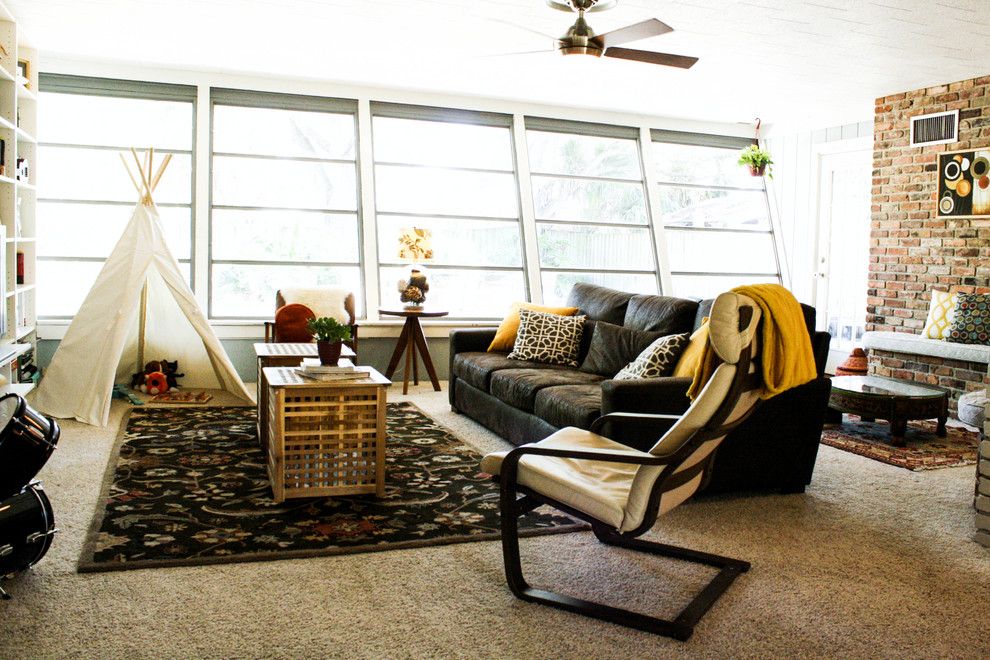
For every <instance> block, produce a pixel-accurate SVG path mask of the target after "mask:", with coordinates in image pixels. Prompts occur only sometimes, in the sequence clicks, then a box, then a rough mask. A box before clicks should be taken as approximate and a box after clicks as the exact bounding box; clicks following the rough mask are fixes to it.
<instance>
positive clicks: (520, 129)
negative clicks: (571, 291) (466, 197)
mask: <svg viewBox="0 0 990 660" xmlns="http://www.w3.org/2000/svg"><path fill="white" fill-rule="evenodd" d="M512 144H513V145H514V147H515V150H516V173H517V177H518V181H519V201H520V207H519V209H520V211H521V216H520V217H521V220H522V239H523V259H524V263H525V264H526V277H527V285H528V286H529V299H530V300H531V301H532V302H534V303H537V304H543V275H542V272H541V267H540V248H539V244H538V243H537V234H536V207H535V205H534V204H533V179H532V173H531V172H530V168H529V148H528V142H527V141H526V118H525V115H522V114H516V115H513V117H512Z"/></svg>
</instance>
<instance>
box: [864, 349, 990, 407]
mask: <svg viewBox="0 0 990 660" xmlns="http://www.w3.org/2000/svg"><path fill="white" fill-rule="evenodd" d="M869 365H870V373H871V374H875V375H877V376H887V377H889V378H900V379H902V380H914V381H918V382H921V383H929V384H931V385H938V386H940V387H944V388H946V389H947V390H949V412H950V413H951V414H952V415H953V416H955V414H956V408H957V403H958V401H959V397H960V396H962V395H963V394H964V393H966V392H972V391H973V390H975V389H979V388H981V387H987V386H990V371H988V370H987V365H985V364H983V363H982V362H964V361H962V360H947V359H945V358H939V357H933V356H930V355H909V354H907V353H894V352H891V351H882V350H879V349H876V348H871V349H870V358H869Z"/></svg>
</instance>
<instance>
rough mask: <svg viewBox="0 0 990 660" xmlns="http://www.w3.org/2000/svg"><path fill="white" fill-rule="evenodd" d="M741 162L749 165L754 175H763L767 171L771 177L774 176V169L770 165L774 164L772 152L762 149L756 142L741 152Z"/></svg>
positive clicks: (750, 171)
mask: <svg viewBox="0 0 990 660" xmlns="http://www.w3.org/2000/svg"><path fill="white" fill-rule="evenodd" d="M739 164H740V165H747V166H749V173H750V174H752V175H753V176H763V174H764V173H766V175H767V176H769V177H770V178H771V179H772V178H773V169H772V168H771V167H770V166H771V165H773V159H772V158H770V152H769V151H764V150H763V149H760V148H759V147H758V146H757V145H755V144H751V145H749V146H748V147H746V148H745V149H743V150H742V151H741V152H739Z"/></svg>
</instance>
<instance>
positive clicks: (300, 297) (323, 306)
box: [279, 287, 351, 325]
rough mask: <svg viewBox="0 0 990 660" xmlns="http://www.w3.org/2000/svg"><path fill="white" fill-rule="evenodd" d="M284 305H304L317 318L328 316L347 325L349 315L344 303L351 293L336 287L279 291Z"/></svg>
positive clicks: (349, 318) (349, 319)
mask: <svg viewBox="0 0 990 660" xmlns="http://www.w3.org/2000/svg"><path fill="white" fill-rule="evenodd" d="M279 293H281V294H282V299H283V300H285V304H286V305H291V304H293V303H295V304H298V305H306V307H309V308H310V309H311V310H313V313H314V314H316V316H317V317H323V316H329V317H330V318H332V319H335V320H336V321H337V322H338V323H343V324H345V325H346V324H348V323H350V322H351V315H350V314H348V312H347V307H346V306H345V305H344V301H345V300H347V296H349V295H351V292H350V291H349V290H347V289H341V288H337V287H314V288H311V289H302V288H299V289H295V288H289V289H279Z"/></svg>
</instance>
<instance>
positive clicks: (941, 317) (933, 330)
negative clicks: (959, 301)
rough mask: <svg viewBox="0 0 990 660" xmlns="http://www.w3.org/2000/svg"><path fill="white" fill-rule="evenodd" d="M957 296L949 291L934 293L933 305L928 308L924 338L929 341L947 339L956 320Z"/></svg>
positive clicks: (922, 334)
mask: <svg viewBox="0 0 990 660" xmlns="http://www.w3.org/2000/svg"><path fill="white" fill-rule="evenodd" d="M955 309H956V294H954V293H950V292H948V291H932V304H931V307H929V308H928V320H927V321H925V329H924V330H922V331H921V336H922V337H927V338H928V339H945V338H946V337H947V336H948V335H949V329H950V328H951V327H952V320H953V319H954V318H955V315H956V314H955Z"/></svg>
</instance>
